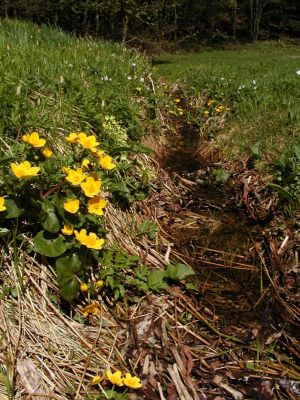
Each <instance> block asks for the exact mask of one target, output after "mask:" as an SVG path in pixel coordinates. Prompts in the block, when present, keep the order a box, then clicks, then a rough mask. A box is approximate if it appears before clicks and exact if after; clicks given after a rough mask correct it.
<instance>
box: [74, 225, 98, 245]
mask: <svg viewBox="0 0 300 400" xmlns="http://www.w3.org/2000/svg"><path fill="white" fill-rule="evenodd" d="M74 234H75V236H76V239H77V240H78V241H79V242H80V243H81V244H82V245H84V246H86V247H87V248H88V249H95V250H100V249H102V246H103V243H104V239H99V238H98V236H97V235H96V234H95V233H93V232H91V233H89V234H88V235H87V233H86V229H81V230H80V232H78V231H76V230H74Z"/></svg>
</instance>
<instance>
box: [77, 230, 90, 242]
mask: <svg viewBox="0 0 300 400" xmlns="http://www.w3.org/2000/svg"><path fill="white" fill-rule="evenodd" d="M74 234H75V236H76V239H77V240H78V241H79V242H80V243H82V244H84V243H85V239H86V236H87V235H86V229H81V230H80V232H78V231H76V230H75V231H74Z"/></svg>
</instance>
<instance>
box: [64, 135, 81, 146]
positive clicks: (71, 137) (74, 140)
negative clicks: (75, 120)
mask: <svg viewBox="0 0 300 400" xmlns="http://www.w3.org/2000/svg"><path fill="white" fill-rule="evenodd" d="M78 140H79V135H78V133H76V132H71V133H70V135H69V136H68V137H67V138H66V141H67V142H69V143H73V144H75V143H78Z"/></svg>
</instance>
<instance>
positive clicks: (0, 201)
mask: <svg viewBox="0 0 300 400" xmlns="http://www.w3.org/2000/svg"><path fill="white" fill-rule="evenodd" d="M4 203H5V199H4V197H3V196H1V197H0V211H5V210H6V207H5V205H4Z"/></svg>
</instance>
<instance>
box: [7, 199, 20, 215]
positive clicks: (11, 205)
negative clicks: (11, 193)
mask: <svg viewBox="0 0 300 400" xmlns="http://www.w3.org/2000/svg"><path fill="white" fill-rule="evenodd" d="M5 207H6V216H5V218H18V217H19V216H20V215H21V214H22V213H23V212H24V209H23V208H19V207H18V206H17V204H16V202H15V201H14V200H13V199H5Z"/></svg>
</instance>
